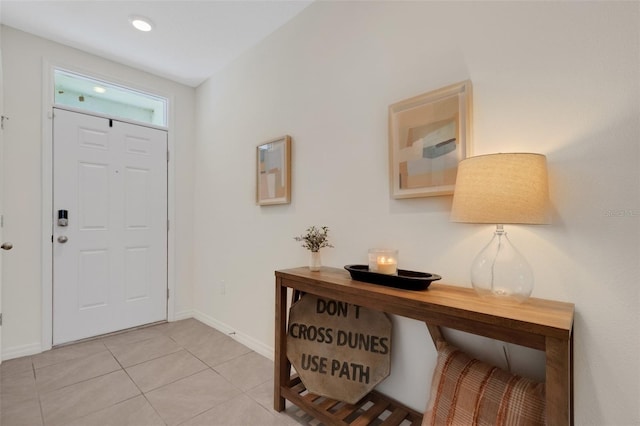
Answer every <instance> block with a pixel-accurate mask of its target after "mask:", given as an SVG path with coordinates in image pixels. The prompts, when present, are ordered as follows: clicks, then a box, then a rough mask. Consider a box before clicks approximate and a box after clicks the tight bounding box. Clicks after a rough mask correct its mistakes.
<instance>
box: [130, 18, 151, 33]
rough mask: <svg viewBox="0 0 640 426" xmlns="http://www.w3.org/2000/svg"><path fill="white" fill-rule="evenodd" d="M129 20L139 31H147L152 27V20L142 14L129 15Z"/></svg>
mask: <svg viewBox="0 0 640 426" xmlns="http://www.w3.org/2000/svg"><path fill="white" fill-rule="evenodd" d="M129 22H131V25H133V26H134V28H135V29H137V30H140V31H144V32H148V31H151V30H152V29H153V22H151V20H150V19H149V18H145V17H144V16H130V17H129Z"/></svg>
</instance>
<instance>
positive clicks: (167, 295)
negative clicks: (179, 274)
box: [0, 289, 169, 325]
mask: <svg viewBox="0 0 640 426" xmlns="http://www.w3.org/2000/svg"><path fill="white" fill-rule="evenodd" d="M167 300H169V289H167ZM0 316H2V314H0ZM0 325H1V324H0Z"/></svg>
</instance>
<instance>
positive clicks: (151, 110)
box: [54, 69, 168, 127]
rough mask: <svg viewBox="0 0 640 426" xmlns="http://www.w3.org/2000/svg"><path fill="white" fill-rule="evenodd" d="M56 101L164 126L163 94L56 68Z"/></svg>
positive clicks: (78, 107)
mask: <svg viewBox="0 0 640 426" xmlns="http://www.w3.org/2000/svg"><path fill="white" fill-rule="evenodd" d="M54 80H55V96H54V99H55V104H56V105H58V106H68V107H71V108H74V109H79V110H85V111H91V112H95V113H98V114H105V115H109V116H112V117H115V118H122V119H125V120H130V121H137V122H140V123H148V124H153V125H154V126H161V127H167V105H168V101H167V99H166V98H163V97H160V96H155V95H151V94H149V93H144V92H141V91H138V90H134V89H131V88H127V87H123V86H118V85H116V84H113V83H107V82H105V81H102V80H98V79H94V78H91V77H87V76H84V75H81V74H77V73H74V72H70V71H66V70H61V69H56V70H55V71H54Z"/></svg>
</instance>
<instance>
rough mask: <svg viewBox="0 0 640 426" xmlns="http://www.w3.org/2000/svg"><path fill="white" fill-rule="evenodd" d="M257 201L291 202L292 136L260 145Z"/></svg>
mask: <svg viewBox="0 0 640 426" xmlns="http://www.w3.org/2000/svg"><path fill="white" fill-rule="evenodd" d="M256 164H257V169H256V177H257V179H256V202H257V204H258V205H260V206H267V205H271V204H289V203H290V202H291V137H290V136H287V135H285V136H283V137H280V138H277V139H273V140H271V141H268V142H265V143H263V144H260V145H258V148H257V161H256Z"/></svg>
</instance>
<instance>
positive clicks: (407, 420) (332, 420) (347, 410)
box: [280, 376, 422, 426]
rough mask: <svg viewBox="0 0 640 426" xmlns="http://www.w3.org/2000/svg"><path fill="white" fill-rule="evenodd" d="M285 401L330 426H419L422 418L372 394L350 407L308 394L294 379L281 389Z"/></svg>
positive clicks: (374, 393)
mask: <svg viewBox="0 0 640 426" xmlns="http://www.w3.org/2000/svg"><path fill="white" fill-rule="evenodd" d="M280 392H281V395H282V397H284V398H285V399H287V400H289V401H290V402H292V403H293V404H295V405H296V406H298V408H300V409H301V410H303V411H305V412H306V413H307V414H309V415H311V416H313V417H315V418H316V419H318V420H320V421H321V422H323V423H324V424H325V425H330V426H334V425H335V426H348V425H350V426H368V425H385V426H399V425H419V424H420V423H422V414H421V413H419V412H417V411H415V410H412V409H411V408H409V407H405V406H404V405H402V404H401V403H399V402H397V401H395V400H393V399H391V398H389V397H387V396H386V395H384V394H381V393H380V392H377V391H372V392H370V393H369V394H367V395H366V396H365V397H364V398H362V399H361V400H360V401H358V402H357V403H356V404H347V403H345V402H342V401H336V400H334V399H331V398H326V397H323V396H319V395H315V394H312V393H310V392H308V391H307V389H306V388H305V386H304V384H303V383H302V382H301V381H300V378H299V377H297V376H294V377H292V378H291V380H290V384H289V386H282V387H281V388H280Z"/></svg>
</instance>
